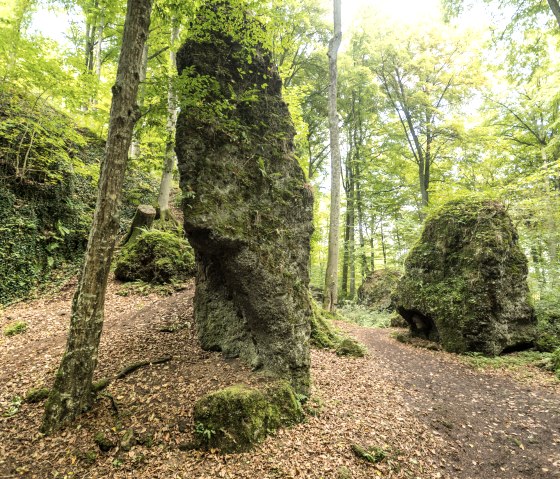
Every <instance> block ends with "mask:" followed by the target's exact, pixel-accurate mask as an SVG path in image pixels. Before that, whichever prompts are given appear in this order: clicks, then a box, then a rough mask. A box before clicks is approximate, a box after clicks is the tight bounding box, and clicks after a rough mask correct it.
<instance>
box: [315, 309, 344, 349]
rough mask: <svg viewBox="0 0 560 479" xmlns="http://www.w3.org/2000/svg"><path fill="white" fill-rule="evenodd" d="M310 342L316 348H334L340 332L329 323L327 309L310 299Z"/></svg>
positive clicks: (338, 341) (339, 338)
mask: <svg viewBox="0 0 560 479" xmlns="http://www.w3.org/2000/svg"><path fill="white" fill-rule="evenodd" d="M311 307H312V316H311V344H312V345H313V346H315V347H317V348H323V349H335V348H336V347H337V345H338V344H339V343H340V341H341V334H340V332H339V331H338V330H337V329H336V328H335V327H334V326H333V325H332V324H331V320H330V318H329V317H328V316H327V314H328V313H327V311H324V310H323V309H322V308H321V307H320V306H319V305H318V304H317V303H316V302H315V300H313V299H311Z"/></svg>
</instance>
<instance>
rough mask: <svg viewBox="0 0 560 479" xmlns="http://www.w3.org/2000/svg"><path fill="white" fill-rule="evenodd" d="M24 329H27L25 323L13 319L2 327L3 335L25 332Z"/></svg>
mask: <svg viewBox="0 0 560 479" xmlns="http://www.w3.org/2000/svg"><path fill="white" fill-rule="evenodd" d="M25 331H27V323H25V322H23V321H14V322H13V323H10V324H8V325H7V326H6V327H4V336H15V335H16V334H21V333H25Z"/></svg>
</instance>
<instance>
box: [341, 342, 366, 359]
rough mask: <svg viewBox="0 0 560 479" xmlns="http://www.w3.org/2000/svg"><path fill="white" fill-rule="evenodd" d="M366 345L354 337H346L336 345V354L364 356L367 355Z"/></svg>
mask: <svg viewBox="0 0 560 479" xmlns="http://www.w3.org/2000/svg"><path fill="white" fill-rule="evenodd" d="M366 353H367V349H366V347H365V346H364V345H363V344H361V343H359V342H358V341H356V340H355V339H354V338H344V339H343V340H342V341H341V342H340V344H339V345H338V346H337V347H336V354H338V355H339V356H352V357H355V358H362V357H364V356H365V355H366Z"/></svg>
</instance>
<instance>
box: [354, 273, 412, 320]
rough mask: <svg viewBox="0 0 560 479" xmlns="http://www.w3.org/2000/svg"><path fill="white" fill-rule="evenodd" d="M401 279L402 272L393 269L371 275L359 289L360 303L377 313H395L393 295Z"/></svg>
mask: <svg viewBox="0 0 560 479" xmlns="http://www.w3.org/2000/svg"><path fill="white" fill-rule="evenodd" d="M400 277H401V273H400V271H396V270H393V269H379V270H377V271H374V272H373V273H370V274H369V275H368V276H367V277H366V279H365V280H364V282H363V283H362V284H361V286H360V287H359V288H358V303H360V304H363V305H364V306H367V307H368V308H371V309H373V310H375V311H394V309H395V303H394V296H393V293H394V291H395V289H396V288H397V283H398V282H399V279H400Z"/></svg>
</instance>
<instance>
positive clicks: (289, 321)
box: [176, 1, 313, 394]
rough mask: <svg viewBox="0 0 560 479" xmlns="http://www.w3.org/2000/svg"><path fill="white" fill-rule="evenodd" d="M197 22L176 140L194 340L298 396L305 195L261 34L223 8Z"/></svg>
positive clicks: (303, 340)
mask: <svg viewBox="0 0 560 479" xmlns="http://www.w3.org/2000/svg"><path fill="white" fill-rule="evenodd" d="M199 15H200V16H199V21H197V22H195V24H193V28H192V30H191V34H190V37H189V38H188V39H187V41H186V43H185V45H183V47H182V48H181V49H180V51H179V52H178V68H179V73H182V76H181V78H182V80H183V83H184V91H185V96H184V103H182V109H181V114H180V115H179V119H178V123H177V138H176V151H177V157H178V162H179V171H180V175H181V188H182V190H183V196H184V203H183V205H184V213H185V232H186V234H187V236H188V238H189V241H190V242H191V244H192V245H193V247H194V249H195V252H196V261H197V267H198V272H197V276H196V296H195V318H196V323H197V328H198V334H199V338H200V341H201V343H202V346H203V347H204V348H206V349H210V350H219V351H222V352H223V353H224V354H225V355H226V356H229V357H241V358H242V359H245V360H246V361H248V362H249V363H250V364H251V365H252V366H253V367H254V368H255V369H264V370H267V371H269V372H272V373H274V374H275V375H277V376H279V377H283V378H285V379H287V380H289V381H290V383H291V384H292V386H293V387H294V389H295V390H296V391H297V392H298V393H303V394H306V393H307V392H308V388H309V334H310V316H311V306H310V301H309V297H310V296H309V292H308V283H309V272H308V261H309V248H310V246H309V245H310V237H311V233H312V231H313V226H312V214H313V212H312V209H313V194H312V191H311V188H310V187H309V185H308V184H306V181H305V176H304V174H303V171H302V169H301V167H300V166H299V164H298V162H297V161H296V159H295V157H294V146H293V138H294V127H293V124H292V121H291V118H290V114H289V112H288V108H287V106H286V104H285V103H284V101H283V100H282V95H281V88H282V86H281V81H280V78H279V76H278V73H277V72H276V69H275V67H274V65H273V64H272V63H271V59H270V55H269V53H268V52H267V51H265V50H264V49H263V47H261V46H260V45H259V44H258V41H255V40H254V39H255V38H258V37H259V35H262V27H261V26H260V25H259V24H258V23H256V22H255V21H254V20H252V19H251V18H250V17H249V16H248V15H246V14H243V12H238V11H235V10H234V9H232V8H231V7H229V6H228V3H227V2H224V1H214V2H209V3H207V4H206V5H205V6H203V7H202V8H201V10H200V14H199ZM232 25H235V26H236V28H234V29H231V28H230V27H231V26H232ZM226 28H228V31H227V32H226V31H224V29H226Z"/></svg>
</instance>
